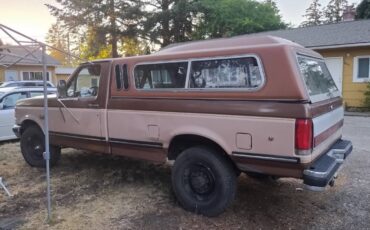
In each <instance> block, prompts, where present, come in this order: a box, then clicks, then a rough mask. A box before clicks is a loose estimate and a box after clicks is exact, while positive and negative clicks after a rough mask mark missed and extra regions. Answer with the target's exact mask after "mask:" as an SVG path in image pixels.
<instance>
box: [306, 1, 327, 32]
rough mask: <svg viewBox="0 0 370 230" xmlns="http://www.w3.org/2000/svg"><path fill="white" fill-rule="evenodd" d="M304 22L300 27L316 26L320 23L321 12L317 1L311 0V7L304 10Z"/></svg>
mask: <svg viewBox="0 0 370 230" xmlns="http://www.w3.org/2000/svg"><path fill="white" fill-rule="evenodd" d="M303 16H304V17H305V18H306V21H304V22H302V24H301V26H317V25H320V24H321V23H322V17H323V12H322V10H321V4H320V3H319V0H313V1H312V3H311V5H310V6H309V7H308V8H307V9H306V14H305V15H303Z"/></svg>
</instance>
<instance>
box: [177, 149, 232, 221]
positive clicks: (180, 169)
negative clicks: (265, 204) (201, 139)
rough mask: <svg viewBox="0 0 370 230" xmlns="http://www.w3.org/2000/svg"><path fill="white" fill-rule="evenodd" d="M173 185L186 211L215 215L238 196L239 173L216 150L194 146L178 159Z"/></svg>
mask: <svg viewBox="0 0 370 230" xmlns="http://www.w3.org/2000/svg"><path fill="white" fill-rule="evenodd" d="M172 186H173V189H174V192H175V194H176V197H177V199H178V201H179V202H180V203H181V205H182V206H183V207H184V208H185V209H186V210H188V211H191V212H196V213H200V214H203V215H205V216H216V215H219V214H221V213H222V212H223V211H224V210H225V209H226V208H227V207H228V206H229V205H230V204H231V202H232V201H233V200H234V198H235V193H236V173H235V170H234V168H233V165H232V164H231V162H230V161H229V159H227V158H226V157H225V156H223V155H222V154H221V153H219V152H217V151H216V150H213V149H211V148H207V147H203V146H197V147H191V148H189V149H186V150H184V151H183V152H182V153H181V154H180V156H179V157H178V158H177V159H176V161H175V164H174V166H173V168H172Z"/></svg>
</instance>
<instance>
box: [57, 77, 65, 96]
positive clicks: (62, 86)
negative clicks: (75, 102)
mask: <svg viewBox="0 0 370 230" xmlns="http://www.w3.org/2000/svg"><path fill="white" fill-rule="evenodd" d="M57 90H58V97H59V98H64V97H67V83H66V81H65V80H59V82H58V86H57Z"/></svg>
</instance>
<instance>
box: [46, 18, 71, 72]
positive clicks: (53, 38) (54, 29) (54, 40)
mask: <svg viewBox="0 0 370 230" xmlns="http://www.w3.org/2000/svg"><path fill="white" fill-rule="evenodd" d="M66 33H68V32H65V31H63V29H62V26H61V24H60V23H59V22H57V23H54V24H52V25H51V27H50V28H49V30H48V33H47V35H46V42H47V43H48V44H49V45H51V46H53V47H55V48H57V49H60V50H63V51H65V52H68V44H67V40H66V39H65V38H66V36H68V35H66ZM49 54H50V56H52V57H53V58H55V59H56V60H58V61H59V62H60V63H61V64H62V65H68V64H70V63H69V60H70V59H69V58H68V55H67V54H66V53H63V52H60V51H58V50H56V49H49Z"/></svg>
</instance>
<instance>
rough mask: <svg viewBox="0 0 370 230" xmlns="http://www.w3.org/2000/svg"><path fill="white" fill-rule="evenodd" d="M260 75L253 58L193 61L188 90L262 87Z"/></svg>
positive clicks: (258, 67) (255, 60)
mask: <svg viewBox="0 0 370 230" xmlns="http://www.w3.org/2000/svg"><path fill="white" fill-rule="evenodd" d="M262 83H263V79H262V73H261V70H260V66H258V62H257V59H256V58H254V57H246V58H232V59H218V60H205V61H193V62H192V64H191V73H190V79H189V87H190V88H248V89H255V88H258V87H260V86H261V85H262Z"/></svg>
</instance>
